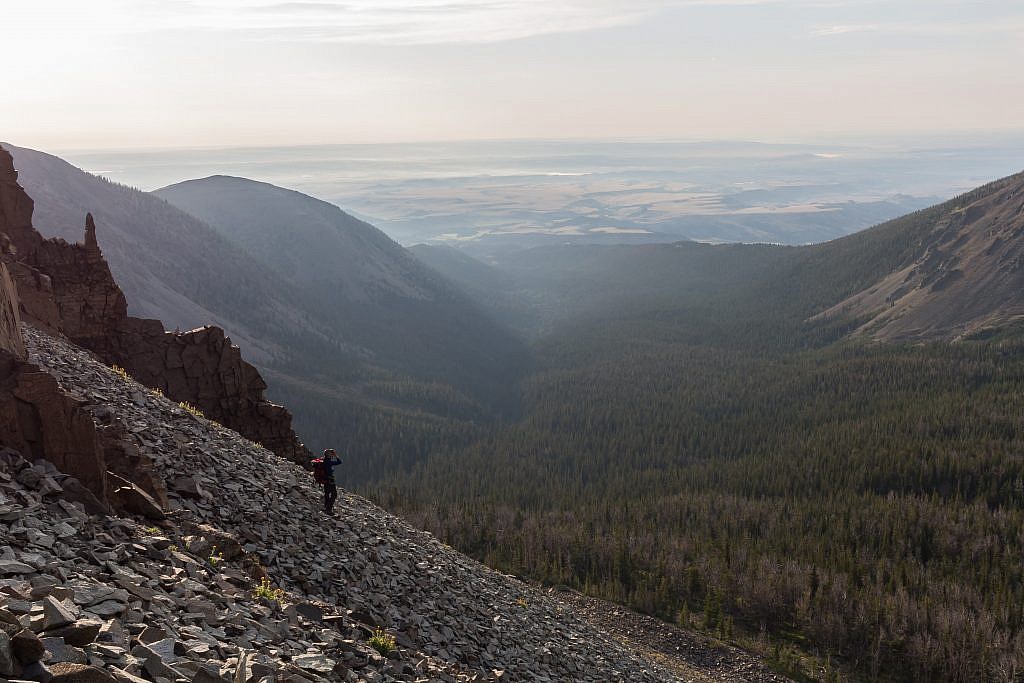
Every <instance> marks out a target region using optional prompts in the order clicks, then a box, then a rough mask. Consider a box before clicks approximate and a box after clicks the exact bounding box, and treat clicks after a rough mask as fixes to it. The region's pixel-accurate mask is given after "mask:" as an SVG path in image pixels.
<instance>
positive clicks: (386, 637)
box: [367, 628, 395, 657]
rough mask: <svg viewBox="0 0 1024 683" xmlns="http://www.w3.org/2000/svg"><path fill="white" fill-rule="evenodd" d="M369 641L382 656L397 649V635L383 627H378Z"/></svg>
mask: <svg viewBox="0 0 1024 683" xmlns="http://www.w3.org/2000/svg"><path fill="white" fill-rule="evenodd" d="M367 642H368V643H370V647H372V648H373V649H374V650H376V651H377V652H379V653H380V655H381V656H382V657H387V656H388V654H389V653H390V652H391V651H392V650H394V649H395V637H394V636H393V635H391V634H390V633H388V632H387V631H385V630H384V629H382V628H377V629H376V630H375V631H374V632H373V635H372V636H370V639H369V640H368V641H367Z"/></svg>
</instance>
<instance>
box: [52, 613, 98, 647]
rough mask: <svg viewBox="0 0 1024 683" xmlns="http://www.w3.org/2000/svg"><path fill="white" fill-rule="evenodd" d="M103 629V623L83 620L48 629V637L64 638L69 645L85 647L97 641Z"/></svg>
mask: <svg viewBox="0 0 1024 683" xmlns="http://www.w3.org/2000/svg"><path fill="white" fill-rule="evenodd" d="M102 627H103V622H101V621H97V620H95V619H81V620H79V621H76V622H75V623H73V624H68V625H67V626H62V627H60V628H54V629H47V630H46V636H47V637H53V638H63V639H64V642H65V643H67V644H68V645H74V646H75V647H85V646H86V645H89V644H90V643H92V642H94V641H95V640H96V636H97V635H98V634H99V632H100V628H102Z"/></svg>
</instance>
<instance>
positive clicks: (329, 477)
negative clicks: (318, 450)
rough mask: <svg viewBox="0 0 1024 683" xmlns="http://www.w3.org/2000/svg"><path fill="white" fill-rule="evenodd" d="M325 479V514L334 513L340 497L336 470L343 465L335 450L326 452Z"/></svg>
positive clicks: (324, 461)
mask: <svg viewBox="0 0 1024 683" xmlns="http://www.w3.org/2000/svg"><path fill="white" fill-rule="evenodd" d="M323 463H324V464H323V479H324V482H323V484H324V512H326V513H328V514H331V513H333V512H334V501H335V500H336V499H337V497H338V483H337V482H336V481H334V468H335V467H336V466H337V465H339V464H340V463H341V459H340V458H339V457H338V453H337V452H336V451H335V450H334V449H333V448H328V449H327V450H325V451H324V460H323Z"/></svg>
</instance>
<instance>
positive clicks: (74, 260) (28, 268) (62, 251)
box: [0, 149, 309, 463]
mask: <svg viewBox="0 0 1024 683" xmlns="http://www.w3.org/2000/svg"><path fill="white" fill-rule="evenodd" d="M17 181H18V175H17V171H16V170H15V169H14V166H13V161H12V159H11V156H10V155H9V154H8V153H7V152H6V151H5V150H2V149H0V233H2V234H3V235H5V237H4V238H3V240H0V242H2V246H3V251H4V260H5V261H6V262H7V263H8V264H9V265H10V267H11V271H12V272H13V273H14V279H15V280H16V283H17V290H18V296H19V298H20V309H21V312H22V313H23V314H24V317H25V318H26V320H27V321H29V322H31V323H33V324H34V325H37V326H39V327H40V328H42V329H44V330H47V331H48V332H51V333H54V334H62V335H64V336H65V337H67V338H68V339H70V340H71V341H73V342H74V343H75V344H78V345H80V346H83V347H85V348H87V349H89V350H91V351H93V352H95V353H96V354H98V355H99V356H100V358H102V359H103V360H104V361H106V362H107V363H110V364H113V365H118V366H120V367H123V368H124V369H125V370H127V372H128V373H129V374H131V375H132V376H134V377H136V378H138V379H139V380H140V381H142V382H143V383H145V384H146V385H147V386H149V387H152V388H159V389H160V390H162V391H164V392H165V393H166V394H167V396H168V397H170V398H173V399H174V400H176V401H182V402H188V403H190V404H192V405H195V406H197V407H198V408H199V409H200V410H202V411H203V412H204V413H205V414H207V415H209V416H210V417H211V418H213V419H215V420H217V421H219V422H221V423H222V424H224V425H226V426H228V427H231V428H232V429H235V430H236V431H238V432H239V433H240V434H242V435H244V436H246V437H247V438H250V439H252V440H254V441H259V442H261V443H263V444H265V445H266V446H267V447H268V448H270V449H272V450H273V451H274V452H275V453H277V454H279V455H281V456H283V457H287V458H289V459H292V460H294V461H296V462H300V463H305V462H307V461H308V460H309V452H308V451H307V450H306V448H305V447H304V446H303V445H302V443H301V442H300V441H299V439H298V438H297V436H296V435H295V432H294V430H293V429H292V426H291V414H290V413H289V412H288V411H287V410H286V409H284V408H283V407H281V406H278V405H274V404H272V403H270V402H269V401H267V400H266V398H265V397H264V390H265V389H266V383H265V382H264V381H263V379H262V378H261V377H260V375H259V372H257V370H256V369H255V368H254V367H253V366H252V365H250V364H249V363H247V362H246V361H245V360H243V359H242V357H241V353H240V352H239V350H238V348H237V347H236V346H234V345H232V344H231V341H230V339H228V338H227V337H226V336H225V334H224V332H223V330H221V329H220V328H215V327H207V328H202V329H199V330H193V331H191V332H185V333H178V332H165V331H164V329H163V325H162V324H161V323H160V322H159V321H157V320H145V319H140V318H134V317H130V316H129V315H128V306H127V302H126V300H125V297H124V294H123V292H122V291H121V289H120V287H118V285H117V283H116V282H115V281H114V278H113V276H112V275H111V272H110V268H109V267H108V265H107V262H106V260H105V259H104V258H103V254H102V252H101V250H100V247H99V244H98V242H97V240H96V225H95V222H94V221H93V218H92V215H91V214H90V215H87V216H86V218H85V237H84V241H83V243H81V244H69V243H68V242H66V241H64V240H63V239H59V238H56V239H43V237H42V236H41V235H40V234H39V233H38V232H37V231H36V230H35V229H34V228H33V227H32V207H33V204H32V200H31V199H30V198H29V197H28V195H27V194H26V193H25V192H24V190H23V189H22V188H21V186H20V185H19V184H18V182H17Z"/></svg>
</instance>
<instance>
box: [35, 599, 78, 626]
mask: <svg viewBox="0 0 1024 683" xmlns="http://www.w3.org/2000/svg"><path fill="white" fill-rule="evenodd" d="M73 623H75V615H74V614H72V613H71V610H69V609H68V608H67V607H65V606H64V605H62V604H61V603H60V601H59V600H57V599H56V598H54V597H53V596H52V595H48V596H46V597H45V598H43V630H44V631H52V630H53V629H56V628H60V627H62V626H67V625H68V624H73Z"/></svg>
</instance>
